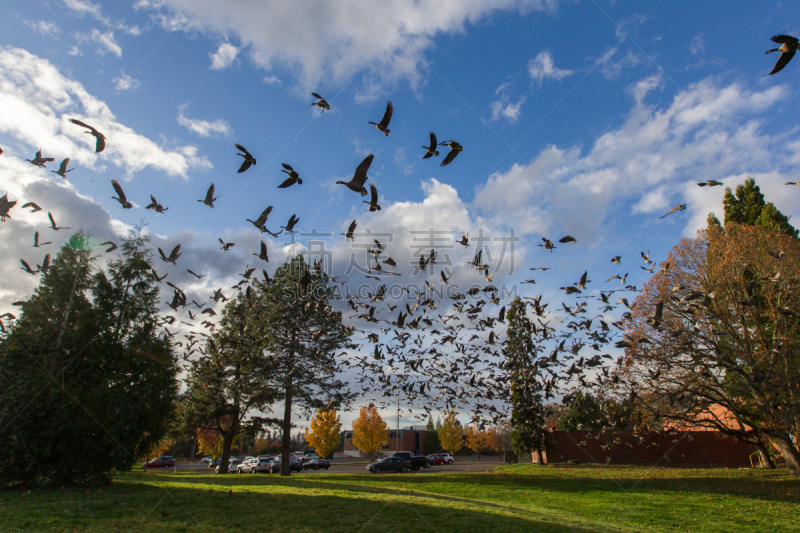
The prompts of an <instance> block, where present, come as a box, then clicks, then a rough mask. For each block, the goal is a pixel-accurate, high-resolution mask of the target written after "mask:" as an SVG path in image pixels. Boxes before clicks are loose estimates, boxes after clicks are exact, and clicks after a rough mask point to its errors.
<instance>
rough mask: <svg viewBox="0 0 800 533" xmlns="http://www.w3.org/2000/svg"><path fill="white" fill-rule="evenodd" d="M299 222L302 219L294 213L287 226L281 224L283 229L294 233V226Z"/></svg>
mask: <svg viewBox="0 0 800 533" xmlns="http://www.w3.org/2000/svg"><path fill="white" fill-rule="evenodd" d="M298 222H300V219H299V218H297V215H292V216H291V217H290V218H289V222H287V223H286V225H285V226H281V229H282V230H284V231H288V232H289V233H294V227H295V225H297V223H298Z"/></svg>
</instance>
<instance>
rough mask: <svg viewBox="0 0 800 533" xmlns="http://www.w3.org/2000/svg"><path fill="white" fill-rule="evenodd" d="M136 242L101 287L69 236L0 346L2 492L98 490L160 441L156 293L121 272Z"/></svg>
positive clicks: (163, 351)
mask: <svg viewBox="0 0 800 533" xmlns="http://www.w3.org/2000/svg"><path fill="white" fill-rule="evenodd" d="M144 242H145V241H142V240H141V239H140V238H139V237H135V236H134V237H131V239H129V240H128V241H126V243H125V244H124V245H123V249H122V257H121V258H120V259H118V260H116V261H111V262H110V263H109V265H108V273H109V274H108V277H106V275H105V274H102V273H98V274H96V275H94V276H93V265H94V259H93V258H92V256H91V244H90V239H89V237H88V236H87V235H86V234H84V233H83V232H80V231H79V232H77V233H75V234H74V235H73V236H72V237H71V238H70V240H69V242H68V243H67V244H65V245H64V246H63V247H62V248H61V250H60V251H59V253H58V255H57V256H56V258H55V260H53V261H52V263H51V266H50V268H49V269H48V270H47V271H46V272H45V273H44V275H43V276H42V279H41V281H40V284H39V286H38V287H37V289H36V290H35V291H34V294H33V295H32V296H31V298H30V299H29V300H28V301H27V302H25V303H24V304H23V305H22V313H21V316H20V317H19V320H18V321H17V323H16V324H15V326H14V327H13V328H12V329H11V331H10V332H9V334H8V336H7V337H6V338H5V339H3V340H2V341H0V398H2V402H0V421H2V422H1V423H2V425H3V427H4V437H5V439H4V444H5V450H6V453H7V458H6V460H4V461H2V462H0V479H1V480H2V482H3V483H4V484H7V485H9V484H10V485H15V484H21V485H23V486H64V485H71V484H89V483H96V482H103V481H106V480H108V479H109V477H110V475H111V474H112V473H113V472H114V471H115V470H125V469H129V468H130V467H131V465H132V464H133V461H134V460H135V458H136V457H137V456H138V455H139V454H141V453H143V452H144V451H145V450H147V449H149V448H152V447H153V446H155V445H156V444H157V443H158V442H159V441H160V440H161V438H162V437H163V436H164V434H165V431H166V427H165V423H164V421H165V419H166V418H167V417H168V416H169V415H170V414H171V412H172V401H173V399H174V395H175V391H176V389H177V385H176V382H175V364H174V359H173V357H172V353H171V350H170V348H169V345H168V343H166V342H165V341H164V340H163V339H159V338H158V336H157V330H156V327H155V313H156V307H155V306H156V303H157V289H154V288H153V287H152V284H151V282H150V281H149V280H145V279H142V278H141V276H139V275H138V274H134V273H132V272H131V271H130V270H129V267H130V265H131V264H136V263H138V262H139V261H141V260H144V261H146V260H147V257H145V256H142V255H141V254H140V252H142V250H141V246H143V244H144ZM142 253H144V252H142ZM145 254H146V253H145ZM90 291H91V293H92V296H93V297H92V298H91V299H90V298H89V292H90Z"/></svg>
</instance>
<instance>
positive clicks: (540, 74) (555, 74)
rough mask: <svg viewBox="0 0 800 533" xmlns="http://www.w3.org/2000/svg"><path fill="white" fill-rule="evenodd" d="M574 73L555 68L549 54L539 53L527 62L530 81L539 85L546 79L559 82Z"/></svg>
mask: <svg viewBox="0 0 800 533" xmlns="http://www.w3.org/2000/svg"><path fill="white" fill-rule="evenodd" d="M574 73H575V71H574V70H566V69H560V68H558V67H556V66H555V64H554V63H553V56H551V55H550V52H546V51H545V52H539V55H537V56H536V57H535V58H533V59H531V60H530V61H528V75H529V76H530V77H531V80H533V81H535V82H538V83H539V85H541V84H542V82H543V81H544V80H546V79H547V78H551V79H554V80H558V81H561V80H563V79H564V78H566V77H567V76H570V75H572V74H574Z"/></svg>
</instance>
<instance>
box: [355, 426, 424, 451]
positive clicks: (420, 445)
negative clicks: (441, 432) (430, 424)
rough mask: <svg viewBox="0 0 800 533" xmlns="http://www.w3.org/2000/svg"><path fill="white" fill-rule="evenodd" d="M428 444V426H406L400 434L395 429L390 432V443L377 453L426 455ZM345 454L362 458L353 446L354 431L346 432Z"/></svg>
mask: <svg viewBox="0 0 800 533" xmlns="http://www.w3.org/2000/svg"><path fill="white" fill-rule="evenodd" d="M427 443H428V430H427V429H426V426H406V427H404V428H402V429H401V430H400V432H399V435H398V432H397V430H394V429H390V430H389V442H387V443H386V444H385V445H384V446H383V447H382V448H381V449H380V450H379V451H377V452H375V454H376V455H379V456H381V455H382V456H389V455H392V454H393V453H395V452H411V453H412V454H413V455H423V454H425V453H426V451H425V445H426V444H427ZM344 453H345V455H349V456H351V457H359V456H361V455H362V454H361V452H360V451H358V448H356V447H355V445H354V444H353V431H352V430H345V432H344Z"/></svg>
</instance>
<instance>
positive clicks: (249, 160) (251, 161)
mask: <svg viewBox="0 0 800 533" xmlns="http://www.w3.org/2000/svg"><path fill="white" fill-rule="evenodd" d="M234 146H236V148H238V149H239V150H241V151H242V152H244V153H243V154H236V155H240V156H242V157H243V158H244V161H243V162H242V166H240V167H239V170H237V171H236V172H238V173H240V174H241V173H242V172H244V171H245V170H247V169H248V168H250V165H255V164H256V159H255V157H253V156H252V155H251V154H250V152H248V151H247V148H245V147H244V146H242V145H241V144H238V143H236V144H235V145H234Z"/></svg>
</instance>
